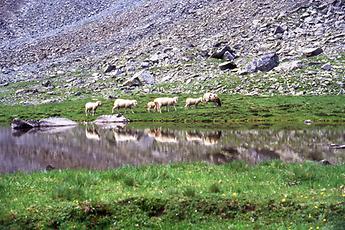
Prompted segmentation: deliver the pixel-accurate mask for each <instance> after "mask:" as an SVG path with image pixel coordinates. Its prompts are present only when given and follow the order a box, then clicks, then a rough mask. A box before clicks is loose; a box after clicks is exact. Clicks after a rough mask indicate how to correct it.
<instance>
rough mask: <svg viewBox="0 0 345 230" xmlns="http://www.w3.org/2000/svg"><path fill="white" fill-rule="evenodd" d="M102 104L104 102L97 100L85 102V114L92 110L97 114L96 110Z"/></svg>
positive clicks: (93, 113)
mask: <svg viewBox="0 0 345 230" xmlns="http://www.w3.org/2000/svg"><path fill="white" fill-rule="evenodd" d="M101 105H102V102H100V101H96V102H88V103H86V104H85V114H86V116H87V114H88V113H89V112H90V111H91V112H92V115H95V112H96V110H97V108H98V107H99V106H101Z"/></svg>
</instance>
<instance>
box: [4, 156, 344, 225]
mask: <svg viewBox="0 0 345 230" xmlns="http://www.w3.org/2000/svg"><path fill="white" fill-rule="evenodd" d="M344 181H345V166H344V165H333V166H326V165H321V164H317V163H312V162H306V163H303V164H285V163H282V162H279V161H272V162H266V163H262V164H260V165H257V166H248V165H247V164H245V163H244V162H239V161H234V162H231V163H229V164H226V165H208V164H203V163H194V164H172V165H165V166H162V165H153V166H141V167H124V168H120V169H114V170H108V171H73V170H62V171H57V170H56V171H55V170H53V171H49V172H36V173H30V174H23V173H15V174H7V175H1V176H0V192H1V196H0V203H1V206H0V228H2V229H35V228H36V229H41V228H60V229H66V228H71V229H73V228H76V229H96V228H110V229H121V228H125V229H133V228H140V229H143V228H149V229H188V228H194V229H200V228H204V229H205V228H206V229H226V228H230V229H234V228H235V229H342V228H343V227H344V226H345V218H344V216H345V205H344V204H345V203H344V202H345V184H344Z"/></svg>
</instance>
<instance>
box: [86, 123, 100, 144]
mask: <svg viewBox="0 0 345 230" xmlns="http://www.w3.org/2000/svg"><path fill="white" fill-rule="evenodd" d="M85 136H86V138H87V139H90V140H95V141H99V140H100V139H101V138H100V135H99V133H98V131H97V129H96V127H95V126H94V125H90V126H89V125H87V126H86V127H85Z"/></svg>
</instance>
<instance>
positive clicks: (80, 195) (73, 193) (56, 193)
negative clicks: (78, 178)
mask: <svg viewBox="0 0 345 230" xmlns="http://www.w3.org/2000/svg"><path fill="white" fill-rule="evenodd" d="M52 197H53V199H58V200H67V201H73V200H84V199H85V192H84V190H83V188H82V187H79V186H71V187H70V186H66V185H60V186H58V187H56V188H55V189H54V190H53V192H52Z"/></svg>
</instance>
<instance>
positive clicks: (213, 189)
mask: <svg viewBox="0 0 345 230" xmlns="http://www.w3.org/2000/svg"><path fill="white" fill-rule="evenodd" d="M209 191H210V192H211V193H220V192H221V190H220V186H219V184H217V183H214V184H212V185H211V186H210V187H209Z"/></svg>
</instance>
